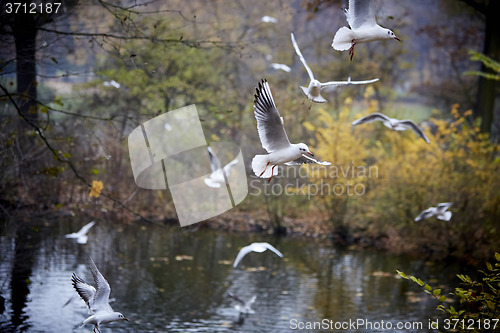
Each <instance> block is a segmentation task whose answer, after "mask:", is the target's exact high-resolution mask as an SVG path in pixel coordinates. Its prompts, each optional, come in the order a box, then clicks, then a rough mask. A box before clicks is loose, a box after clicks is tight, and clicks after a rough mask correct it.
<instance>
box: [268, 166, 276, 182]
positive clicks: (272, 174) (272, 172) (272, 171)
mask: <svg viewBox="0 0 500 333" xmlns="http://www.w3.org/2000/svg"><path fill="white" fill-rule="evenodd" d="M275 166H276V165H273V167H272V168H271V178H269V180H268V181H267V182H268V183H270V182H271V179H273V176H274V167H275Z"/></svg>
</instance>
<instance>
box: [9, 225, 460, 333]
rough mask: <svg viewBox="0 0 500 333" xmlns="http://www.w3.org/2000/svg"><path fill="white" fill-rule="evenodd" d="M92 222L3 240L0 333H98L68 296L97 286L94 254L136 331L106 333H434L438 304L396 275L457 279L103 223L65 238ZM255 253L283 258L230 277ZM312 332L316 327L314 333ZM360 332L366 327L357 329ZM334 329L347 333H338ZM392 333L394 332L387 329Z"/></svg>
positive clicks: (261, 259) (318, 243)
mask: <svg viewBox="0 0 500 333" xmlns="http://www.w3.org/2000/svg"><path fill="white" fill-rule="evenodd" d="M87 222H89V221H85V222H82V221H76V220H75V219H74V218H65V219H61V220H58V221H51V222H47V223H45V224H42V225H38V226H36V227H33V226H32V227H30V226H25V227H24V228H19V229H18V230H17V232H12V233H11V232H7V231H4V232H3V233H2V236H1V237H0V251H1V259H2V261H1V263H0V288H1V289H0V293H1V296H2V297H3V298H5V308H4V309H3V311H2V313H1V314H0V331H2V332H90V331H92V328H93V327H92V325H88V326H85V327H83V328H80V327H79V324H80V323H81V322H82V321H83V320H84V319H85V318H86V317H87V309H86V308H85V304H84V303H83V301H82V300H81V299H79V298H75V297H74V296H75V295H76V292H75V290H74V289H73V287H72V284H71V275H72V273H73V272H76V273H77V274H78V275H79V276H81V277H82V278H83V279H84V280H86V281H87V282H90V283H91V284H93V280H92V277H91V274H90V271H89V270H88V268H87V266H86V262H87V261H86V260H87V259H86V256H87V254H90V255H91V256H92V258H93V259H94V261H95V262H96V264H97V267H98V268H99V269H100V271H101V272H102V274H103V275H104V276H105V277H106V279H107V280H108V281H109V283H110V285H111V298H114V299H115V301H114V302H113V303H111V305H112V307H113V309H114V310H115V311H120V312H122V313H123V314H124V315H125V316H126V317H127V318H128V319H129V321H128V322H126V321H121V322H115V323H111V324H105V325H102V326H101V327H100V330H101V332H102V333H105V332H289V331H293V330H294V329H297V330H298V329H300V328H304V330H302V331H304V332H306V331H309V332H329V331H330V332H333V331H344V332H417V331H418V332H426V331H427V332H431V331H432V330H429V329H428V324H429V320H431V319H435V318H436V316H439V314H438V313H437V311H436V310H435V308H436V305H437V304H436V301H435V300H433V299H432V298H431V297H428V296H427V295H426V294H425V293H423V291H421V290H420V289H418V288H417V287H416V286H413V285H411V284H409V283H408V281H406V280H402V279H398V278H397V277H396V269H400V270H403V271H405V272H406V273H409V274H418V276H419V277H421V278H422V279H424V280H427V281H430V282H434V284H446V282H448V281H454V280H452V279H453V273H454V272H453V269H450V268H447V269H442V268H438V267H437V266H433V265H428V264H426V263H425V262H423V261H418V260H409V259H407V258H405V257H401V256H393V255H389V254H387V253H382V252H375V251H367V250H354V249H346V248H340V247H336V246H334V245H332V242H331V241H329V240H317V239H308V238H295V237H281V238H274V237H271V236H266V235H261V234H241V233H239V234H234V233H225V232H221V231H214V230H206V229H198V230H195V231H193V230H185V229H181V228H180V227H178V226H172V227H161V226H154V225H143V224H133V225H120V224H118V223H117V222H107V221H96V222H97V223H96V225H95V226H94V228H93V229H91V231H90V232H89V240H88V243H87V244H85V245H80V244H77V243H76V242H75V241H74V240H72V239H66V238H65V237H64V235H65V234H67V233H70V232H73V231H76V230H78V229H79V228H80V227H81V226H82V225H84V224H85V223H87ZM256 241H259V242H260V241H267V242H269V243H271V244H273V245H274V246H275V247H276V248H278V249H279V250H280V251H281V252H282V253H283V254H284V258H283V259H281V258H279V257H278V256H276V255H275V254H273V253H271V252H270V251H266V252H264V253H251V254H249V255H247V256H246V257H244V258H243V260H242V261H241V263H240V265H239V266H238V267H237V268H236V269H234V268H233V267H232V263H233V261H234V259H235V257H236V255H237V253H238V250H239V249H240V248H241V247H243V246H245V245H248V244H250V243H252V242H256ZM438 281H439V282H438ZM453 283H456V281H454V282H453ZM448 290H449V291H451V287H448ZM228 293H232V294H235V295H237V296H238V297H240V298H242V299H245V300H246V299H249V298H251V297H252V296H253V295H256V296H257V299H256V301H255V303H254V305H253V309H254V310H255V314H251V315H246V316H239V314H238V312H237V311H236V310H235V309H234V305H235V303H234V301H233V300H232V299H231V298H229V297H228V296H227V294H228ZM72 297H73V299H72V300H71V301H70V303H69V304H68V305H66V306H64V305H65V303H66V302H67V301H68V300H70V299H71V298H72ZM358 320H359V321H358ZM361 320H364V323H363V325H361ZM382 321H383V322H382ZM315 322H316V325H319V324H322V325H321V327H318V326H316V329H312V328H311V327H312V326H311V325H314V323H315ZM353 322H357V323H360V326H356V327H354V326H353ZM414 323H421V325H423V329H416V328H415V329H411V328H408V329H398V328H397V325H398V324H406V325H418V324H414ZM339 325H344V328H345V329H343V330H336V329H335V328H336V327H337V328H340V326H339ZM347 325H350V326H347ZM369 325H371V326H369ZM388 325H391V326H392V328H391V329H387V328H389V327H390V326H388ZM407 327H409V326H407Z"/></svg>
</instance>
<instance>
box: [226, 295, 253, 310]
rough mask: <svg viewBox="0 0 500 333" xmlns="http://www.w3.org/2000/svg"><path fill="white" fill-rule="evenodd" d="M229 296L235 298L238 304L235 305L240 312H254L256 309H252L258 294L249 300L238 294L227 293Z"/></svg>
mask: <svg viewBox="0 0 500 333" xmlns="http://www.w3.org/2000/svg"><path fill="white" fill-rule="evenodd" d="M227 295H228V296H229V297H231V298H232V299H233V300H235V301H236V302H237V303H238V304H236V305H235V306H234V308H235V309H236V311H239V312H240V314H253V313H255V311H254V310H253V309H252V305H253V303H254V302H255V300H256V299H257V296H255V295H254V296H252V298H250V299H249V300H248V301H246V302H245V301H243V300H242V299H241V298H239V297H238V296H236V295H233V294H231V293H228V294H227Z"/></svg>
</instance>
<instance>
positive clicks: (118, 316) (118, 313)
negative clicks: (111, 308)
mask: <svg viewBox="0 0 500 333" xmlns="http://www.w3.org/2000/svg"><path fill="white" fill-rule="evenodd" d="M115 314H116V317H117V320H126V321H128V319H127V318H125V316H124V315H122V314H121V313H120V312H115Z"/></svg>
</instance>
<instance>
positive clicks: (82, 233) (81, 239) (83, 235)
mask: <svg viewBox="0 0 500 333" xmlns="http://www.w3.org/2000/svg"><path fill="white" fill-rule="evenodd" d="M94 224H95V222H94V221H92V222H90V223H87V224H86V225H84V226H83V227H82V228H81V229H80V230H78V231H77V232H73V233H71V234H67V235H64V237H66V238H73V239H76V241H77V243H78V244H86V243H87V240H88V237H87V233H88V232H89V230H90V228H92V227H93V226H94Z"/></svg>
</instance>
